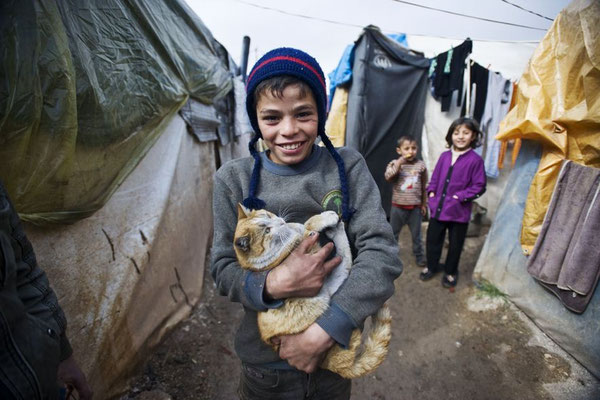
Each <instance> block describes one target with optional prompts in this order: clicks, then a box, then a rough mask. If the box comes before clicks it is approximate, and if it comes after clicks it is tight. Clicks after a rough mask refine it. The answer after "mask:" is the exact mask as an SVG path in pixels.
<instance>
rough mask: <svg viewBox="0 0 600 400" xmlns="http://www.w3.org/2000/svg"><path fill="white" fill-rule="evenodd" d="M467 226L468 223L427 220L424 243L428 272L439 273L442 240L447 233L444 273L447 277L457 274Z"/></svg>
mask: <svg viewBox="0 0 600 400" xmlns="http://www.w3.org/2000/svg"><path fill="white" fill-rule="evenodd" d="M468 226H469V223H468V222H466V223H461V222H447V221H439V220H437V219H435V218H431V219H430V220H429V227H428V228H427V241H426V246H427V250H426V251H427V269H429V270H430V271H436V272H437V271H439V269H440V257H441V256H442V248H443V247H444V239H445V237H446V231H448V235H449V237H448V239H449V242H450V247H449V248H448V254H447V255H446V263H445V265H444V272H445V273H446V274H447V275H456V273H457V272H458V262H459V260H460V253H461V252H462V248H463V245H464V244H465V238H466V237H467V228H468Z"/></svg>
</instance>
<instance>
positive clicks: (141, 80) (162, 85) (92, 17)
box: [0, 0, 232, 223]
mask: <svg viewBox="0 0 600 400" xmlns="http://www.w3.org/2000/svg"><path fill="white" fill-rule="evenodd" d="M0 51H1V52H2V54H4V55H5V57H4V61H3V63H2V65H1V66H0V159H1V160H2V163H0V177H2V179H3V181H4V182H5V184H6V187H7V190H8V192H9V193H10V195H11V198H12V199H13V201H14V203H15V207H16V208H17V210H18V211H19V212H20V214H21V216H22V218H23V219H24V220H28V221H33V222H36V223H48V222H74V221H76V220H79V219H81V218H84V217H87V216H89V215H92V214H93V213H94V212H95V211H97V210H98V209H99V208H100V207H102V205H103V204H105V203H106V201H107V200H108V199H109V197H110V195H111V194H112V193H113V192H114V191H115V190H116V189H117V187H118V185H119V184H120V183H121V182H122V181H123V180H124V179H125V178H126V177H127V175H128V174H129V173H130V172H131V171H132V170H133V169H134V168H135V166H136V165H137V164H138V163H139V162H140V160H141V159H142V157H143V156H144V154H146V152H147V151H148V150H149V149H150V147H151V146H152V144H153V143H154V142H155V141H156V140H157V139H158V137H159V135H160V133H161V132H163V131H164V129H165V126H166V124H167V122H168V121H170V120H171V118H172V117H173V115H174V114H175V113H176V112H177V110H178V109H179V108H181V106H183V104H184V103H185V102H186V100H187V98H188V97H189V96H191V97H193V98H195V99H196V100H198V101H201V102H203V103H205V104H210V103H212V102H213V101H214V100H215V99H218V98H222V97H223V96H225V94H226V93H228V92H229V91H230V90H231V87H232V83H231V74H230V73H229V72H228V71H227V69H226V68H225V67H224V66H223V63H222V62H221V61H220V59H219V58H218V56H217V52H216V49H215V46H214V39H213V38H212V35H211V34H210V32H209V31H208V30H207V29H206V27H205V26H204V25H203V24H202V22H201V21H200V19H199V18H197V17H196V16H195V14H194V13H193V12H192V11H191V10H190V9H189V8H188V7H187V5H186V4H185V2H184V1H182V0H169V1H162V0H134V1H124V0H115V1H111V2H104V1H100V0H91V1H86V2H80V1H75V0H67V1H60V2H39V1H34V0H23V1H21V0H19V1H17V0H7V1H3V2H2V3H1V5H0Z"/></svg>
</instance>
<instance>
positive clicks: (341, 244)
mask: <svg viewBox="0 0 600 400" xmlns="http://www.w3.org/2000/svg"><path fill="white" fill-rule="evenodd" d="M311 232H319V233H320V234H321V235H325V236H327V237H328V238H329V239H331V240H332V241H333V243H334V245H335V249H336V252H337V255H339V256H341V258H342V262H341V263H340V264H339V265H338V266H337V267H336V268H335V269H334V270H333V272H332V273H331V274H330V275H329V276H328V277H327V279H326V280H325V282H324V283H323V286H322V288H321V290H320V291H319V293H318V294H317V295H316V296H314V297H302V298H289V299H286V300H285V301H284V305H283V306H281V307H280V308H276V309H269V310H268V311H264V312H259V313H258V328H259V331H260V335H261V338H262V340H263V341H264V342H265V343H267V344H269V345H272V346H274V345H273V343H271V339H272V338H274V337H276V336H282V335H293V334H297V333H300V332H302V331H304V330H305V329H306V328H308V327H309V326H310V325H311V324H312V323H314V322H315V321H316V320H317V318H318V317H319V316H320V315H321V314H322V313H323V312H324V311H325V310H326V309H327V307H328V305H329V300H330V298H331V296H333V294H334V293H335V292H336V291H337V289H338V288H339V287H340V286H341V284H342V283H343V282H344V280H345V279H346V278H347V277H348V274H349V273H350V268H351V266H352V255H351V252H350V245H349V243H348V238H347V237H346V232H345V230H344V224H343V223H340V220H339V217H338V215H337V214H336V213H335V212H333V211H325V212H323V213H321V214H318V215H315V216H313V217H311V218H310V219H309V220H308V221H306V223H305V224H304V225H302V224H298V223H286V222H285V221H284V220H283V219H282V218H279V217H277V216H276V215H275V214H273V213H271V212H268V211H266V210H252V211H250V210H248V209H246V208H245V207H244V206H242V205H238V223H237V227H236V230H235V235H234V249H235V253H236V255H237V259H238V262H239V263H240V265H241V267H242V268H244V269H248V270H251V271H266V270H269V269H271V268H274V267H276V266H277V265H279V264H280V263H281V262H282V261H283V260H284V259H285V258H286V257H287V256H288V255H289V254H290V253H291V252H292V250H294V248H295V247H296V246H298V245H299V244H300V242H301V241H302V240H303V239H304V238H305V237H306V236H308V235H309V234H310V233H311ZM319 248H320V247H319V245H318V244H317V245H315V246H314V247H313V248H312V249H311V252H316V251H318V250H319ZM372 319H373V325H372V329H371V331H370V333H369V336H368V337H367V339H366V340H365V342H364V344H363V346H362V349H359V347H360V345H361V333H360V330H358V329H356V330H354V331H353V332H352V337H351V339H350V345H349V347H348V349H345V350H344V349H343V348H341V347H340V346H339V345H335V346H333V347H332V348H331V349H330V350H329V352H328V353H327V356H326V358H325V360H324V361H323V362H322V364H321V367H322V368H325V369H328V370H330V371H333V372H335V373H337V374H339V375H341V376H343V377H344V378H357V377H359V376H362V375H365V374H367V373H370V372H372V371H374V370H375V368H377V367H378V366H379V365H380V364H381V362H382V361H383V360H384V358H385V355H386V354H387V349H388V345H389V341H390V338H391V315H390V311H389V309H388V307H387V306H386V305H384V306H383V307H382V308H381V309H380V310H379V311H378V312H377V314H376V315H374V316H373V317H372ZM274 347H275V350H277V347H276V346H274Z"/></svg>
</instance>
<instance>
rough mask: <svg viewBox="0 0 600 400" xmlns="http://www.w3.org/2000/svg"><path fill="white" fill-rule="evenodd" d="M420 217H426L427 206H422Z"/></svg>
mask: <svg viewBox="0 0 600 400" xmlns="http://www.w3.org/2000/svg"><path fill="white" fill-rule="evenodd" d="M421 215H423V216H426V215H427V206H426V205H425V204H423V205H422V206H421Z"/></svg>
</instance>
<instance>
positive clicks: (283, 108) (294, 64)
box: [211, 48, 402, 400]
mask: <svg viewBox="0 0 600 400" xmlns="http://www.w3.org/2000/svg"><path fill="white" fill-rule="evenodd" d="M246 91H247V99H246V108H247V112H248V115H249V117H250V122H251V124H252V126H253V128H254V130H255V132H256V135H255V136H254V138H253V139H252V141H251V142H250V152H251V153H252V157H247V158H242V159H238V160H233V161H231V162H229V163H227V164H225V165H223V167H222V168H220V169H219V171H218V172H217V173H216V175H215V182H214V198H213V211H214V219H215V221H214V224H215V230H214V239H213V249H212V265H211V274H212V276H213V278H214V279H215V282H216V284H217V287H218V289H219V291H220V292H221V294H224V295H227V296H229V298H230V299H231V300H232V301H236V302H241V303H242V305H243V306H244V310H245V315H244V318H243V320H242V322H241V326H240V328H239V329H238V331H237V334H236V337H235V350H236V353H237V355H238V356H239V358H240V359H241V361H242V377H241V379H240V386H239V389H238V394H239V395H240V397H241V398H242V399H267V398H271V399H274V398H277V399H301V398H308V397H310V398H312V399H334V400H335V399H348V398H349V397H350V381H349V380H346V379H343V378H341V377H340V376H339V375H337V374H334V373H332V372H331V371H327V370H321V369H318V365H319V362H320V361H321V359H322V357H323V356H324V354H325V352H326V351H327V350H328V349H329V348H330V347H331V346H333V345H334V344H335V343H336V342H337V343H339V344H340V345H342V346H347V344H348V342H349V339H350V333H351V332H352V330H353V329H355V328H356V327H362V325H363V322H364V320H365V319H366V318H367V317H368V316H369V315H372V314H374V313H375V312H376V311H377V310H378V309H379V308H380V307H381V306H382V305H383V303H384V302H385V301H386V300H387V299H388V298H389V297H390V296H391V295H392V294H393V292H394V280H395V279H396V278H397V277H398V276H399V275H400V273H401V272H402V265H401V264H400V263H399V260H398V258H397V253H398V249H397V244H396V243H395V242H394V238H393V234H392V231H391V229H390V228H389V225H388V224H387V223H386V221H385V214H384V212H383V209H382V208H381V203H380V197H379V192H378V190H377V186H376V185H375V182H374V180H373V178H372V177H371V175H370V173H369V171H368V169H367V167H366V163H365V161H364V159H363V158H362V157H361V156H360V154H358V153H357V152H355V151H353V150H350V149H346V148H341V149H340V150H339V153H338V152H337V151H336V150H335V149H334V148H333V146H332V144H331V142H330V141H329V139H328V138H327V135H326V134H325V129H324V126H325V117H326V106H327V95H326V90H325V77H324V75H323V72H322V70H321V68H320V66H319V64H318V63H317V62H316V60H315V59H314V58H312V57H311V56H309V55H308V54H306V53H304V52H302V51H300V50H295V49H290V48H279V49H275V50H272V51H270V52H268V53H267V54H265V55H264V56H263V57H262V58H261V59H260V60H258V61H257V63H256V65H255V66H254V67H253V69H252V71H250V74H249V75H248V82H247V86H246ZM317 136H320V138H321V140H322V141H323V142H324V143H325V145H326V149H325V148H322V147H320V146H316V145H315V144H314V143H315V140H316V138H317ZM261 137H262V139H263V140H264V143H265V145H266V147H267V148H268V150H267V151H266V152H264V153H261V154H259V153H258V152H257V151H256V149H255V144H256V142H257V140H258V139H259V138H261ZM259 195H260V198H259ZM239 202H243V204H244V205H245V206H246V207H248V208H254V209H258V208H265V209H267V210H269V211H272V212H274V213H276V214H279V215H281V214H282V213H285V215H283V216H285V217H286V219H287V220H288V221H293V222H298V223H304V222H305V221H306V220H307V219H308V218H309V217H311V216H313V215H315V214H318V213H321V212H323V211H324V210H335V211H337V212H338V213H339V214H341V217H342V220H344V222H345V223H346V231H347V234H348V239H349V241H350V243H351V246H352V248H353V255H354V256H355V257H354V263H353V267H352V270H351V272H350V276H349V277H348V279H347V280H346V281H345V282H344V284H343V285H342V287H341V288H340V289H339V290H338V292H336V294H335V295H334V296H333V297H332V299H331V304H330V306H329V309H328V310H326V311H325V313H324V314H323V315H322V316H321V317H320V318H319V319H318V320H317V321H316V322H315V323H314V324H312V325H311V326H310V327H308V328H307V329H306V330H305V331H304V332H302V333H300V334H297V335H290V336H283V337H280V338H278V339H277V342H278V343H279V345H280V347H279V353H277V352H275V351H273V349H272V348H271V346H268V345H266V344H265V343H263V342H262V341H261V339H260V336H259V332H258V327H257V322H256V318H257V312H258V311H265V310H267V309H268V308H275V307H280V306H281V305H282V304H283V302H282V299H285V298H288V297H306V296H313V295H315V294H316V293H317V292H318V291H319V289H320V287H321V286H322V284H323V280H324V279H325V278H326V277H327V275H328V274H329V272H330V271H332V270H333V268H335V267H336V266H337V265H338V264H339V262H340V259H339V257H333V258H332V259H329V260H328V259H327V258H328V256H329V253H330V252H331V250H332V245H331V244H328V245H326V246H324V247H323V248H322V249H321V250H320V251H319V252H317V253H315V254H308V253H307V249H308V248H310V246H311V245H312V244H313V243H315V242H316V241H317V240H318V235H313V236H311V237H308V238H307V239H305V240H304V241H303V242H302V243H301V244H300V245H299V246H298V248H296V249H295V250H294V252H292V254H291V255H290V256H288V258H286V259H285V260H284V261H283V262H282V263H281V264H280V265H279V266H278V267H276V268H274V269H272V270H271V271H270V272H263V273H257V272H248V271H244V270H242V269H241V268H240V266H239V265H238V263H237V260H236V257H235V252H234V249H233V235H234V230H235V226H236V222H237V204H238V203H239ZM351 206H352V207H353V208H355V209H354V210H352V209H351Z"/></svg>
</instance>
